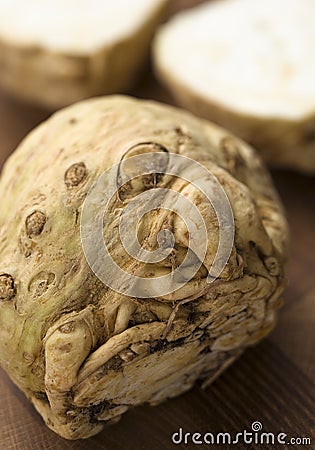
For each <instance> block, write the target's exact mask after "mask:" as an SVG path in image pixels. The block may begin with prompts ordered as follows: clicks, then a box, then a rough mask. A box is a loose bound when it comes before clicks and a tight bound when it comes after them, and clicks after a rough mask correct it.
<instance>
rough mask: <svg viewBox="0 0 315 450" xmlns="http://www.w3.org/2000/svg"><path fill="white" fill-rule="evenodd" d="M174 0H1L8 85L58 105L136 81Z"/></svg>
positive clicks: (1, 51)
mask: <svg viewBox="0 0 315 450" xmlns="http://www.w3.org/2000/svg"><path fill="white" fill-rule="evenodd" d="M167 4H168V0H150V1H147V0H133V2H132V8H131V7H130V1H129V0H116V1H111V0H77V1H74V0H67V1H63V0H55V1H54V2H51V1H50V0H33V1H32V2H31V4H30V3H28V2H24V1H23V0H1V2H0V17H1V22H0V85H1V86H2V87H3V88H5V89H6V90H8V91H10V92H12V93H13V94H15V95H16V96H17V97H19V98H22V99H25V100H27V101H29V102H33V103H36V104H39V105H41V106H44V107H48V108H52V109H56V108H59V107H61V106H65V105H68V104H70V103H73V102H75V101H78V100H81V99H84V98H88V97H91V96H93V95H99V94H114V93H117V92H121V91H125V90H126V89H129V88H130V87H131V86H132V84H133V83H134V82H135V80H136V78H137V76H138V73H139V70H141V68H142V66H143V65H144V63H145V61H146V59H147V58H148V53H149V45H150V41H151V38H152V36H153V33H154V30H155V29H156V27H157V25H158V24H159V23H160V22H161V20H162V18H163V17H164V14H165V10H166V7H167Z"/></svg>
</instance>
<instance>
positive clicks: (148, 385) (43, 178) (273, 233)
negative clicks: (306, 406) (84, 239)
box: [0, 96, 288, 439]
mask: <svg viewBox="0 0 315 450" xmlns="http://www.w3.org/2000/svg"><path fill="white" fill-rule="evenodd" d="M179 128H180V129H181V131H180V132H178V129H179ZM176 129H177V131H176ZM226 139H228V141H229V142H232V144H230V145H225V146H224V145H223V144H222V142H223V140H226ZM141 142H158V143H159V144H161V145H163V146H165V147H166V148H167V149H168V150H169V151H170V152H174V153H179V154H183V155H185V156H189V157H191V158H193V159H195V160H197V161H200V162H202V164H204V165H205V166H206V167H208V168H210V169H211V170H212V172H213V173H214V174H215V175H216V176H217V178H218V179H219V181H220V182H221V183H222V185H223V187H224V189H225V190H226V193H227V195H228V197H229V200H230V203H231V205H232V209H233V213H234V216H235V217H234V218H235V228H236V237H235V244H236V246H235V247H234V248H233V251H232V254H231V257H230V259H229V262H228V264H227V266H226V268H225V270H224V271H223V273H222V274H221V276H220V280H217V282H216V283H214V284H213V285H212V286H211V288H209V289H208V291H207V290H206V289H205V286H206V285H205V283H204V278H203V276H204V274H203V272H200V273H199V274H198V276H197V277H196V278H195V280H192V281H191V282H189V283H188V285H187V286H186V287H185V288H183V289H182V290H181V291H180V292H179V293H175V294H174V295H173V296H172V295H171V296H168V297H167V296H166V297H163V298H159V299H157V300H155V299H148V300H147V301H146V303H144V302H137V301H136V300H134V299H130V298H126V297H124V296H122V295H120V294H116V293H113V292H112V291H110V290H108V289H107V288H106V286H104V285H103V284H102V283H101V282H100V281H99V280H98V279H97V277H96V276H95V275H94V274H93V273H92V272H91V270H90V268H89V266H88V265H87V262H86V260H85V257H84V254H83V250H82V247H81V241H80V213H81V208H82V203H83V201H84V198H85V197H86V194H87V193H88V191H89V189H90V188H91V186H92V184H93V182H94V181H95V180H96V179H97V178H98V176H99V175H100V174H102V173H103V172H104V171H105V170H106V169H107V168H109V167H111V166H112V165H113V164H115V163H118V162H119V161H120V159H121V158H122V157H123V155H124V154H125V153H126V152H127V151H128V149H129V148H130V147H132V146H133V145H136V144H138V143H141ZM222 146H223V147H225V150H224V151H223V150H222ZM81 162H84V164H85V166H86V168H87V175H86V177H85V178H84V180H83V181H82V182H81V183H79V184H78V186H76V187H72V188H69V187H67V186H66V184H65V181H64V177H65V173H66V171H67V170H68V169H69V167H70V166H72V165H73V164H77V163H81ZM189 195H190V197H191V199H192V201H194V200H196V199H197V198H198V197H197V194H196V193H195V192H194V191H193V190H190V191H189ZM0 197H1V202H2V207H1V210H0V254H1V258H0V275H1V274H10V275H11V276H12V277H13V279H14V282H15V289H16V295H15V296H14V297H12V298H11V299H2V300H0V337H1V339H0V363H1V366H2V367H3V368H4V369H5V370H6V371H7V372H8V374H9V375H10V377H11V378H12V380H13V381H14V382H15V383H16V384H17V385H18V386H19V387H20V388H21V389H22V390H23V391H24V392H25V393H26V395H27V396H28V397H29V398H30V399H31V400H32V402H33V403H34V405H35V406H36V408H37V409H38V411H39V412H40V413H41V414H42V416H43V417H44V419H45V421H46V423H47V425H48V426H49V427H51V428H52V429H53V430H55V431H56V432H57V433H59V434H61V435H62V436H64V437H66V438H69V439H76V438H81V437H88V436H91V435H93V434H95V433H97V432H98V431H100V429H102V422H98V420H105V421H106V420H112V419H115V418H117V417H119V416H120V415H121V413H123V412H124V411H125V410H126V409H127V406H126V405H133V404H140V403H142V402H150V403H151V404H155V403H158V402H160V401H162V400H164V399H165V398H167V397H170V396H173V395H177V394H179V393H181V392H183V391H185V390H187V389H189V388H190V387H191V386H192V384H193V383H194V381H195V380H196V379H197V378H199V377H210V379H213V378H214V376H216V375H218V374H219V373H220V372H221V371H222V370H223V369H224V368H225V367H226V366H227V365H228V364H229V363H230V362H232V361H233V360H234V359H235V358H236V356H237V355H238V354H239V353H240V352H241V351H242V350H243V349H244V348H245V347H246V346H247V345H250V344H253V343H255V342H257V341H258V340H259V339H261V338H262V337H263V336H265V335H266V334H267V333H268V332H269V331H270V330H271V328H272V326H273V324H274V322H275V318H276V315H275V310H276V308H277V307H278V306H279V304H280V301H279V298H280V296H281V293H282V291H283V288H284V284H285V282H284V280H285V274H284V267H283V266H284V262H285V259H286V246H287V234H288V233H287V224H286V221H285V218H284V216H283V212H282V208H281V205H280V203H279V201H278V197H277V194H276V193H275V191H274V188H273V186H272V183H271V181H270V178H269V175H268V174H267V172H266V170H265V168H264V167H263V166H262V164H261V162H260V160H259V159H258V157H257V156H256V154H255V153H254V152H253V151H252V149H251V148H249V147H248V146H247V145H245V143H243V142H241V141H239V140H238V139H236V138H234V137H231V135H230V134H229V133H228V132H226V131H224V130H222V129H220V128H218V127H217V126H215V125H212V124H210V123H208V122H205V121H202V120H200V119H196V118H194V117H193V116H191V115H190V114H187V113H184V112H182V111H180V110H178V109H175V108H171V107H168V106H164V105H159V104H157V103H153V102H144V101H139V100H134V99H131V98H128V97H119V96H115V97H107V98H106V97H104V98H99V99H92V100H87V101H84V102H81V103H78V104H76V105H74V106H71V107H69V108H67V109H65V110H63V111H61V112H59V113H57V114H55V115H54V116H53V117H52V118H51V119H49V120H48V121H47V122H45V123H43V124H42V125H40V126H39V127H38V128H37V129H35V130H34V131H33V132H32V133H31V134H30V135H29V136H28V137H27V138H26V139H25V140H24V141H23V142H22V144H21V145H20V146H19V148H18V149H17V150H16V151H15V153H14V154H13V155H12V156H11V158H10V159H9V161H8V162H7V164H6V165H5V168H4V170H3V174H2V177H1V181H0ZM35 210H36V211H38V210H39V211H42V212H43V213H44V214H45V216H46V223H45V225H44V227H43V230H42V231H41V233H40V234H39V235H37V236H33V237H31V238H29V237H27V234H26V231H25V220H26V218H27V217H28V216H29V215H30V214H31V213H32V212H33V211H35ZM161 217H162V216H158V217H156V218H154V220H153V222H152V223H145V224H144V228H145V229H148V227H149V228H150V230H151V231H150V233H151V235H152V236H155V235H156V233H157V232H158V231H159V230H160V228H158V225H157V223H159V220H162V219H163V217H162V219H161ZM158 219H159V220H158ZM166 219H167V217H166V218H165V220H166ZM148 220H150V219H148ZM209 220H210V218H209ZM176 230H177V229H176V226H175V238H176V240H177V242H179V241H180V239H181V238H180V227H179V228H178V234H176ZM250 241H252V242H255V243H256V247H255V248H254V249H253V248H252V247H251V246H250V244H249V242H250ZM180 244H181V245H182V246H185V242H180ZM26 245H28V246H31V251H30V254H29V255H28V256H26V254H27V252H26V251H25V246H26ZM216 245H217V235H216V234H215V233H214V237H213V241H211V242H209V248H208V250H207V255H206V260H205V263H204V270H206V268H207V267H208V266H207V264H210V262H211V260H212V258H213V256H214V254H215V251H216ZM117 255H118V257H119V258H120V259H121V266H122V267H125V268H126V267H128V266H129V265H130V258H128V257H126V255H125V253H124V252H122V250H121V249H120V247H119V243H117ZM155 269H156V273H159V271H160V270H161V267H159V266H157V267H156V268H155ZM137 270H138V271H139V272H141V271H142V272H141V273H144V275H145V276H150V275H149V274H146V272H145V270H146V269H145V267H144V268H143V267H140V265H139V267H138V268H137ZM42 272H44V273H42ZM48 272H50V273H52V274H54V275H55V278H54V279H53V277H52V276H51V277H50V281H51V284H49V285H48V286H46V287H47V289H46V291H45V292H44V293H42V295H38V294H36V293H34V292H35V287H36V280H44V281H45V279H46V281H47V279H48V276H47V273H48ZM40 273H41V275H38V274H40ZM35 277H37V278H35ZM34 286H35V287H34ZM185 300H186V303H185ZM191 301H194V302H195V307H194V308H195V309H194V310H195V318H194V320H193V322H189V323H188V322H187V320H188V319H187V314H188V312H189V302H191ZM220 302H221V303H220ZM176 305H179V306H176ZM174 307H175V312H174V314H175V313H176V314H175V316H174V314H173V316H172V317H171V313H172V311H174ZM245 307H246V308H247V309H246V311H247V313H246V314H247V316H246V317H245V315H244V314H243V315H242V310H244V308H245ZM230 310H231V311H232V310H233V311H234V314H236V317H238V318H239V321H240V323H239V324H238V322H237V320H235V319H233V320H234V322H233V320H231V319H232V317H231V316H233V315H232V313H229V311H230ZM222 314H223V316H222ZM243 316H244V317H243ZM139 317H142V319H139ZM152 317H154V319H153V318H152ZM222 317H223V319H226V318H227V319H228V322H225V323H226V325H225V329H222V332H216V333H214V332H213V333H212V331H211V330H213V329H214V328H215V326H214V325H213V323H214V320H216V319H217V320H221V319H222ZM220 318H221V319H220ZM130 320H133V321H134V322H133V323H135V324H137V326H132V325H130ZM65 325H66V326H65ZM62 326H63V328H62ZM60 327H61V328H60ZM197 327H198V330H197V331H196V328H197ZM211 327H212V328H211ZM166 329H167V331H166ZM202 330H205V331H204V332H205V333H208V334H207V339H208V340H207V339H206V340H203V341H202V342H201V341H200V339H199V337H200V336H201V334H200V333H201V331H202ZM209 330H210V331H209ZM198 333H199V335H198ZM233 333H236V334H233ZM180 338H185V341H184V342H181V343H180V345H179V344H178V346H176V343H174V344H172V345H173V347H174V348H169V347H167V348H166V349H165V350H163V349H162V350H161V349H157V350H152V343H157V342H159V340H160V339H164V340H165V339H166V342H167V344H168V345H171V343H172V342H175V341H176V340H177V339H180ZM131 344H133V347H132V345H131ZM150 345H151V347H150ZM130 346H131V347H130ZM207 346H208V347H209V349H210V348H211V351H210V350H209V351H210V352H209V353H207V355H208V356H202V355H200V354H199V353H200V351H201V350H202V349H205V347H207ZM208 347H207V348H208ZM130 348H132V351H131V350H130ZM150 348H151V350H150ZM128 352H129V353H128ZM130 352H131V353H130ZM198 352H199V353H198ZM118 353H119V355H120V358H121V361H122V364H123V365H122V367H123V368H116V369H115V367H114V366H113V367H114V368H112V369H109V370H110V371H109V372H106V373H105V375H104V378H102V377H99V378H98V379H97V377H96V378H93V375H95V374H97V373H98V372H97V371H98V370H101V369H100V368H101V367H102V366H103V365H104V364H106V363H107V362H108V361H113V359H111V358H113V357H114V356H115V357H116V356H117V355H118ZM128 355H129V356H128ZM130 355H131V359H132V358H133V357H134V356H133V355H138V356H137V358H136V361H137V363H135V364H133V363H131V364H130V361H129V364H127V362H128V358H129V357H130ZM87 358H88V360H87ZM86 360H87V361H86ZM119 361H120V360H119ZM125 363H126V366H124V364H125ZM142 363H143V365H142V366H141V364H142ZM144 363H145V365H144ZM137 364H138V365H137ZM149 367H151V369H150V370H149ZM148 370H149V372H147V371H148ZM122 371H123V373H124V376H122ZM108 373H109V375H108ZM159 374H160V375H159ZM174 374H176V376H175V375H174ZM162 375H163V376H162ZM69 392H70V394H69ZM44 394H46V395H47V397H45V395H44ZM47 398H48V400H49V402H48V400H47ZM105 400H106V402H107V403H108V404H110V405H111V406H110V408H109V407H108V408H109V409H104V408H103V409H102V410H100V411H98V412H95V408H94V410H92V409H91V408H90V404H94V405H97V404H100V402H104V401H105ZM92 413H93V418H94V422H93V421H92V422H91V421H90V416H91V414H92Z"/></svg>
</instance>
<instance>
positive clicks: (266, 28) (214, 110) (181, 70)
mask: <svg viewBox="0 0 315 450" xmlns="http://www.w3.org/2000/svg"><path fill="white" fill-rule="evenodd" d="M314 23H315V2H314V1H313V0H266V1H264V2H260V1H259V0H223V1H220V2H218V1H217V2H207V3H206V4H204V5H201V6H199V7H197V8H194V9H190V10H189V11H187V12H182V13H180V14H178V15H177V16H175V17H174V18H173V19H172V20H171V21H170V22H169V23H167V24H166V25H165V26H164V27H162V28H161V31H160V32H159V33H158V36H157V38H156V40H155V44H154V59H155V67H156V71H157V74H158V76H159V78H160V79H161V80H162V81H163V82H164V83H165V84H166V85H167V86H168V87H169V89H170V90H171V92H172V93H173V95H174V97H175V98H176V99H177V101H178V103H179V104H181V105H183V106H185V107H187V108H188V109H190V110H192V111H193V112H194V113H196V114H198V115H200V116H203V117H206V118H208V119H211V120H214V121H216V122H217V123H219V124H221V125H224V126H226V127H228V128H229V129H231V130H232V131H233V132H234V133H237V134H238V135H239V136H240V137H242V138H244V139H245V140H247V141H249V142H251V143H252V144H254V146H256V147H257V148H258V149H259V150H260V151H261V153H262V155H263V156H264V158H265V159H266V160H267V161H268V162H270V163H272V164H274V165H278V166H287V167H291V168H296V169H300V170H303V171H308V172H315V88H314V79H315V62H314V45H315V27H314Z"/></svg>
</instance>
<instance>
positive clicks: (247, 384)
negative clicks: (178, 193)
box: [0, 1, 315, 450]
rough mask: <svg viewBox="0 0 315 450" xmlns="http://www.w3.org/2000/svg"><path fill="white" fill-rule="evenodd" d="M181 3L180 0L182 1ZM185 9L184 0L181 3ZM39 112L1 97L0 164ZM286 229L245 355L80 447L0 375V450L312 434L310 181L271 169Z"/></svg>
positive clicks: (313, 223)
mask: <svg viewBox="0 0 315 450" xmlns="http://www.w3.org/2000/svg"><path fill="white" fill-rule="evenodd" d="M180 3H182V4H183V3H184V2H183V1H181V2H180ZM186 3H187V2H186ZM132 93H133V94H135V95H138V96H140V97H151V98H154V99H157V100H162V101H164V102H171V100H170V98H169V97H168V95H167V94H166V92H165V91H163V89H162V88H160V87H158V86H157V84H156V83H155V82H154V80H153V77H152V76H151V75H145V76H144V78H143V79H142V80H141V82H140V83H139V86H138V88H137V89H136V90H135V91H134V92H132ZM48 115H49V114H48V113H47V112H44V111H41V110H39V109H35V108H32V107H30V106H26V105H22V104H20V103H18V102H17V101H14V100H13V99H10V98H9V97H8V96H6V95H4V94H1V95H0V165H2V163H3V162H4V160H5V159H6V157H7V156H8V155H9V154H10V152H12V151H13V149H14V148H15V147H16V145H17V144H18V143H19V142H20V140H21V139H22V138H23V136H24V135H25V134H26V133H27V132H28V131H29V130H31V129H32V128H33V127H34V126H35V125H36V124H38V123H39V122H41V121H42V120H43V119H45V118H46V117H48ZM272 174H273V178H274V182H275V184H276V186H277V188H278V190H279V192H280V195H281V197H282V199H283V202H284V205H285V207H286V209H287V214H288V219H289V224H290V227H291V240H292V244H291V245H292V247H291V260H290V283H289V287H288V289H287V291H286V293H285V300H286V303H285V306H284V308H283V309H282V311H281V315H280V320H279V324H278V326H277V327H276V329H275V331H274V332H273V333H272V335H271V336H270V337H268V338H267V339H266V340H265V341H263V342H262V343H261V344H259V345H257V346H256V347H254V348H252V349H249V350H248V351H247V352H246V353H245V354H244V355H243V356H242V357H241V358H240V359H239V360H238V361H237V362H236V363H235V364H234V365H233V366H232V367H231V368H229V369H228V370H227V371H226V372H225V373H224V374H223V375H222V376H221V377H220V378H219V379H218V380H217V381H216V382H215V383H214V384H213V385H212V386H210V387H209V388H207V389H206V390H201V389H200V388H199V387H198V386H197V387H195V388H194V389H193V390H192V391H190V392H189V393H187V394H185V395H183V396H181V397H179V398H176V399H173V400H170V401H168V402H167V403H164V404H162V405H160V406H157V407H154V408H153V407H148V406H142V407H138V408H136V409H134V410H131V411H129V412H128V413H127V414H125V415H124V416H123V418H122V420H121V421H120V422H119V423H118V424H116V425H113V426H111V427H107V428H106V429H105V430H104V432H102V433H101V434H99V435H98V436H96V437H94V438H91V439H89V440H88V441H77V442H71V441H66V440H64V439H62V438H59V437H58V436H57V435H55V434H54V433H53V432H52V431H50V430H49V429H47V428H46V426H45V425H44V424H43V422H42V420H41V418H40V417H39V415H38V414H37V413H36V412H35V410H34V409H33V407H32V406H31V405H30V404H29V403H28V401H27V400H26V399H25V397H24V395H23V394H22V393H20V392H19V390H18V389H17V388H16V387H15V386H14V385H13V384H12V383H11V382H10V380H9V379H8V377H7V375H6V374H5V373H4V372H3V371H2V370H0V450H67V449H73V450H81V449H90V450H96V449H103V450H138V449H139V450H140V449H143V450H147V449H150V450H164V449H172V448H186V449H197V448H227V447H226V446H224V445H220V446H214V445H212V446H205V445H194V444H192V443H190V444H189V445H177V446H176V445H174V444H172V441H171V436H172V434H173V433H174V432H176V431H178V430H179V428H180V427H182V428H183V430H184V431H186V432H196V431H198V432H200V433H206V432H214V433H215V432H229V433H232V434H236V433H237V432H241V431H242V430H244V429H246V430H250V427H251V424H252V422H254V421H259V422H261V423H262V424H263V429H264V430H265V431H266V432H273V433H278V432H284V433H286V434H287V435H288V438H289V437H311V438H313V442H314V439H315V436H314V435H313V436H312V432H313V431H314V424H315V421H314V411H315V389H314V388H315V384H314V376H315V359H314V348H315V335H314V327H315V256H314V255H315V199H314V197H315V178H311V177H305V176H302V175H298V174H294V173H291V172H281V171H273V172H272ZM231 448H236V449H243V448H244V449H250V448H252V449H258V448H264V449H268V448H279V449H285V448H290V449H292V448H301V449H302V448H311V446H310V445H308V446H307V445H299V446H294V445H274V446H270V447H268V446H266V445H265V446H263V447H260V446H258V445H256V446H255V445H241V444H238V445H236V446H233V447H231Z"/></svg>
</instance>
